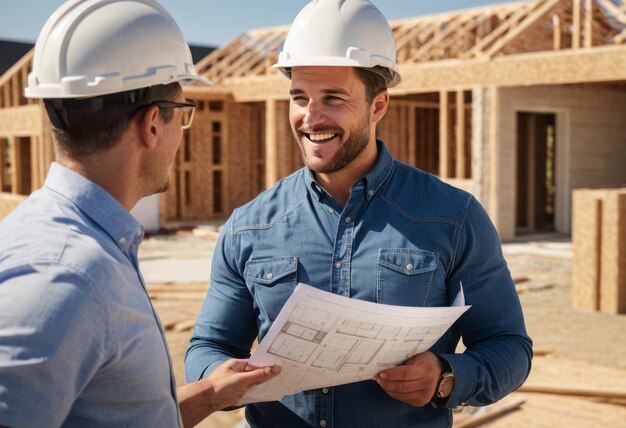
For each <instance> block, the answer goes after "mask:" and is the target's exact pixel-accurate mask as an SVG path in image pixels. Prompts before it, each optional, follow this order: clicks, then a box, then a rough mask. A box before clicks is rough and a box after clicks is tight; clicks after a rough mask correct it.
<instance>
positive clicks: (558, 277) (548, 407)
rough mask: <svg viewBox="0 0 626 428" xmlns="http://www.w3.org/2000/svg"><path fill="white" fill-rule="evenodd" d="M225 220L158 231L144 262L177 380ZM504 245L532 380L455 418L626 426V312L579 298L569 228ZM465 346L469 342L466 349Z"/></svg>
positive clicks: (220, 417) (233, 419)
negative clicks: (589, 306)
mask: <svg viewBox="0 0 626 428" xmlns="http://www.w3.org/2000/svg"><path fill="white" fill-rule="evenodd" d="M217 229H218V227H217V226H216V225H205V226H200V227H195V228H188V229H179V230H178V231H177V232H176V233H169V234H160V235H154V236H152V237H150V238H148V239H146V240H145V241H144V243H143V244H142V247H141V249H140V265H141V269H142V271H143V273H144V278H145V280H146V283H147V284H148V291H149V294H150V297H151V299H152V301H153V304H154V306H155V308H156V310H157V312H158V314H159V316H160V318H161V321H162V323H163V325H164V328H165V330H166V336H167V340H168V343H169V346H170V350H171V354H172V359H173V364H174V371H175V375H176V380H177V383H178V384H179V385H182V384H184V383H185V378H184V368H183V356H184V352H185V348H186V346H187V343H188V340H189V337H190V335H191V331H192V328H193V324H194V321H195V319H196V316H197V314H198V312H199V310H200V307H201V305H202V302H203V299H204V296H205V294H206V291H207V289H208V287H209V273H210V260H211V255H212V252H213V248H214V245H215V239H216V238H217V235H218V233H217ZM503 249H504V253H505V257H506V259H507V262H508V264H509V268H510V270H511V273H512V275H513V278H514V280H515V282H516V287H517V289H518V293H519V296H520V299H521V302H522V306H523V308H524V315H525V317H526V324H527V327H528V332H529V334H530V336H531V338H532V339H533V341H534V351H535V357H534V360H533V368H532V371H531V374H530V376H529V378H528V380H527V381H526V383H525V384H524V385H523V386H522V387H521V388H520V390H519V391H516V392H514V393H513V394H511V395H509V396H508V397H506V398H504V399H503V400H501V401H500V402H498V403H495V404H493V405H491V406H487V407H483V408H473V407H466V408H461V409H457V410H455V415H454V421H455V422H454V427H455V428H461V427H475V426H481V427H498V428H500V427H502V428H504V427H507V428H515V427H520V428H521V427H546V428H548V427H550V428H553V427H580V428H587V427H611V428H612V427H615V428H626V356H625V353H626V339H625V338H624V337H625V335H624V334H625V332H626V315H615V314H605V313H599V312H584V311H578V310H575V309H573V308H572V304H571V284H572V278H571V274H572V269H571V264H572V244H571V240H570V239H569V237H566V236H562V235H555V234H549V235H543V236H538V235H534V236H529V237H527V238H526V239H525V240H517V241H515V242H510V243H504V244H503ZM459 351H461V350H459ZM200 426H201V427H214V428H231V427H237V428H242V427H245V426H246V425H245V423H244V422H243V411H242V410H241V409H240V410H236V411H231V412H217V413H215V414H213V415H211V416H210V417H209V418H207V419H206V420H205V421H204V422H203V423H202V424H201V425H200Z"/></svg>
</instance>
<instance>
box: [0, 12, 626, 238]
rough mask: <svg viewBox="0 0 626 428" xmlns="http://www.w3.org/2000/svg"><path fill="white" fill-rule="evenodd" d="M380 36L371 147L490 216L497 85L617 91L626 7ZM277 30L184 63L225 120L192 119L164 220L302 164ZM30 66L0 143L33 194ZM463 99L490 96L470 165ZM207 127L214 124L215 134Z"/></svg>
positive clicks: (9, 87) (411, 24)
mask: <svg viewBox="0 0 626 428" xmlns="http://www.w3.org/2000/svg"><path fill="white" fill-rule="evenodd" d="M390 27H391V30H392V31H393V34H394V37H395V39H396V46H397V58H398V63H399V68H400V72H401V75H402V82H401V83H400V84H399V85H398V86H397V87H394V88H392V89H391V90H390V94H391V95H392V102H391V105H390V108H389V111H388V113H387V116H386V117H385V119H384V120H383V121H382V122H381V124H380V126H379V127H378V131H379V134H380V137H381V138H383V139H384V140H385V141H386V143H387V144H388V146H389V148H390V150H392V153H393V154H394V156H395V157H396V158H397V159H399V160H402V161H404V162H407V163H410V164H412V165H416V166H418V167H420V168H422V169H425V170H427V171H429V172H432V173H435V174H438V175H439V176H440V177H441V178H443V179H444V180H447V181H448V182H451V183H453V184H455V185H457V186H459V187H463V188H465V189H467V190H471V186H472V182H473V180H474V182H475V181H476V180H477V179H481V178H480V176H488V177H489V178H486V179H484V182H481V183H480V184H479V185H478V187H480V188H481V189H482V190H481V192H482V193H483V194H487V196H488V197H487V198H486V200H487V201H488V203H487V204H486V205H487V208H488V211H489V212H490V214H492V215H494V213H498V212H499V205H504V202H502V199H501V196H502V195H500V193H503V194H504V193H506V189H505V188H504V187H503V185H502V184H501V183H499V182H498V177H500V173H501V172H502V171H503V167H502V164H501V163H502V159H503V155H502V152H501V148H500V147H499V146H498V144H499V143H498V135H496V134H497V132H498V129H499V128H498V120H500V117H499V116H498V115H499V110H500V109H501V106H500V105H499V98H498V90H499V88H503V87H515V86H535V85H562V84H589V83H594V84H597V83H602V82H624V81H626V71H625V70H626V0H535V1H521V2H515V3H508V4H499V5H492V6H485V7H480V8H474V9H468V10H462V11H455V12H448V13H443V14H436V15H431V16H424V17H417V18H411V19H405V20H398V21H393V22H390ZM287 31H288V26H280V27H273V28H264V29H256V30H250V31H248V32H246V33H244V34H242V35H240V36H238V37H236V38H235V39H233V40H232V41H230V42H229V43H227V44H226V45H224V46H223V47H221V48H219V49H216V50H215V51H213V52H212V53H211V54H210V55H208V56H207V57H206V58H204V59H203V60H201V61H200V62H198V63H197V64H196V68H197V70H198V71H199V73H200V74H202V75H203V76H205V77H207V78H209V79H211V80H212V81H213V82H214V83H215V86H213V87H203V86H199V85H198V86H192V87H188V88H185V94H186V96H187V97H189V98H192V99H195V100H198V101H200V102H204V103H210V102H221V103H223V106H224V109H223V111H220V112H218V111H210V109H207V110H205V111H196V119H195V123H194V126H193V127H192V129H191V130H190V132H188V133H187V137H186V139H185V141H183V143H182V145H181V153H179V155H178V160H177V163H176V165H175V167H174V170H173V173H172V174H173V175H172V180H173V184H174V185H173V186H172V190H171V191H170V192H169V193H168V194H167V195H166V196H165V197H164V198H162V207H161V210H162V213H163V216H164V217H165V219H167V220H175V219H179V220H180V219H184V220H196V219H214V218H220V217H225V216H226V215H227V214H228V213H229V212H230V210H232V209H233V208H235V207H236V206H239V205H241V204H242V203H245V202H246V201H247V200H249V199H250V198H252V197H253V196H254V195H256V194H257V193H258V192H259V191H261V190H263V189H264V188H266V187H268V186H270V185H272V184H273V183H274V182H276V181H277V180H278V179H280V178H281V177H284V176H285V175H287V174H289V173H290V172H291V171H293V170H295V169H296V168H298V167H299V166H300V165H301V160H300V157H299V151H298V148H297V145H295V144H294V143H293V141H292V137H291V133H290V127H289V123H288V120H287V113H288V102H287V100H288V90H289V80H288V79H286V78H285V77H284V76H282V75H281V74H280V73H279V72H278V71H277V70H276V69H274V68H272V64H273V63H275V61H276V59H277V53H278V51H279V49H280V46H281V45H282V43H283V42H284V39H285V37H286V34H287ZM32 56H33V52H32V51H31V52H29V53H28V54H27V55H25V56H24V57H23V58H22V59H21V60H20V61H19V62H18V63H16V64H15V66H14V67H12V68H11V69H10V70H9V71H8V72H7V73H6V74H4V75H3V76H1V77H0V138H3V137H4V138H9V139H10V141H11V144H14V140H15V139H16V138H30V148H31V163H32V166H31V168H34V169H33V170H32V175H31V180H32V183H33V187H36V186H37V185H40V184H41V183H42V181H43V178H44V177H45V171H46V170H47V167H48V165H49V162H50V161H51V160H52V144H51V138H50V132H49V129H48V125H47V124H46V125H44V119H42V117H43V116H45V115H44V114H43V110H42V108H41V104H40V103H39V102H38V101H36V100H27V99H25V98H24V97H23V95H22V88H23V87H24V86H25V84H26V81H27V76H28V72H29V71H30V68H31V67H32ZM476 88H482V89H484V90H485V91H489V92H490V93H491V94H492V96H491V97H490V98H489V101H488V102H489V106H488V109H487V110H486V111H487V113H486V114H488V115H489V117H486V118H484V119H483V120H482V121H481V124H480V127H481V129H482V130H485V132H486V134H487V136H488V140H487V141H485V142H484V144H485V149H484V150H482V151H481V152H480V155H481V156H485V159H484V160H480V162H479V163H480V165H476V164H475V163H476V162H478V161H476V160H475V157H476V156H475V155H476V153H473V149H472V146H471V144H472V141H473V140H474V142H475V138H476V137H475V136H472V129H474V128H473V126H474V124H473V123H472V121H473V120H474V118H473V116H472V111H473V104H472V100H471V98H472V95H471V94H472V93H473V90H475V89H476ZM29 104H32V105H29ZM205 105H207V106H208V104H205ZM35 111H36V115H35V114H34V113H35ZM29 115H30V116H29ZM214 122H220V123H221V125H220V130H219V131H216V130H215V129H213V128H212V123H214ZM16 127H20V128H27V130H26V132H23V131H22V130H20V131H19V132H18V131H16V129H15V128H16ZM215 138H217V139H218V140H219V147H220V148H219V149H215V147H216V144H218V143H216V141H218V140H215ZM215 150H218V151H220V153H221V154H220V156H218V157H219V162H218V163H215V162H213V160H214V159H215ZM477 153H478V152H477ZM189 155H190V156H189ZM475 170H476V171H475ZM181 204H182V205H181ZM494 222H495V223H496V226H497V223H498V219H497V218H495V217H494Z"/></svg>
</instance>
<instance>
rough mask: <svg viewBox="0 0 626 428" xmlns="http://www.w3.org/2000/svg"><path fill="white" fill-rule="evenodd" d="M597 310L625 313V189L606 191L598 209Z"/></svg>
mask: <svg viewBox="0 0 626 428" xmlns="http://www.w3.org/2000/svg"><path fill="white" fill-rule="evenodd" d="M601 256H602V269H601V273H600V310H601V311H602V312H607V313H611V314H616V313H621V314H624V313H626V189H620V190H612V191H608V192H607V193H606V195H605V197H604V199H603V210H602V246H601Z"/></svg>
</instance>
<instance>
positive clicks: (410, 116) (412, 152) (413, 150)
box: [407, 107, 421, 166]
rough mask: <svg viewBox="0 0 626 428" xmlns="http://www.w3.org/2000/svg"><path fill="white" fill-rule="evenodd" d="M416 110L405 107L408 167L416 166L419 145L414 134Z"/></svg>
mask: <svg viewBox="0 0 626 428" xmlns="http://www.w3.org/2000/svg"><path fill="white" fill-rule="evenodd" d="M416 111H417V110H416V108H415V107H407V121H408V129H407V135H408V141H407V145H408V157H409V159H408V161H409V164H410V165H413V166H417V147H416V145H417V144H420V143H421V142H418V138H417V134H416V130H415V128H416V125H417V124H416V123H415V114H416Z"/></svg>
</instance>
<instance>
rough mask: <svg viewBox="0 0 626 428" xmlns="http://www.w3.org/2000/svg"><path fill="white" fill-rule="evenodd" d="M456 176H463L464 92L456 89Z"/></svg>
mask: <svg viewBox="0 0 626 428" xmlns="http://www.w3.org/2000/svg"><path fill="white" fill-rule="evenodd" d="M456 178H458V179H464V178H465V92H464V91H463V89H459V90H457V91H456Z"/></svg>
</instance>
